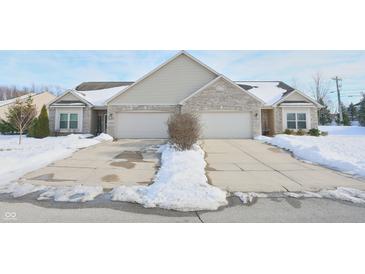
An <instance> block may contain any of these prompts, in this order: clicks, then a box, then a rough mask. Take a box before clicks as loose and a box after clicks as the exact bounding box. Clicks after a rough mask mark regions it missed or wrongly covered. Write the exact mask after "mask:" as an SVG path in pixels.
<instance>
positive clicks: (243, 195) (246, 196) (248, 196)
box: [234, 192, 267, 204]
mask: <svg viewBox="0 0 365 274" xmlns="http://www.w3.org/2000/svg"><path fill="white" fill-rule="evenodd" d="M234 195H235V196H237V197H238V198H240V200H241V201H242V203H244V204H252V203H253V202H254V201H255V200H256V199H257V198H267V195H266V194H264V193H256V192H235V193H234Z"/></svg>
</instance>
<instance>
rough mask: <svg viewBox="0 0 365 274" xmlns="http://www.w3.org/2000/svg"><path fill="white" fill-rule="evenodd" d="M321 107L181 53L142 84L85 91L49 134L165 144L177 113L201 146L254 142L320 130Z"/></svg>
mask: <svg viewBox="0 0 365 274" xmlns="http://www.w3.org/2000/svg"><path fill="white" fill-rule="evenodd" d="M243 75H244V72H243ZM320 107H321V105H319V104H318V103H317V102H316V101H314V100H313V99H312V98H310V97H308V96H307V95H305V94H304V93H302V92H300V91H299V90H296V89H294V88H292V87H290V86H288V85H286V84H285V83H283V82H281V81H232V80H230V79H228V78H227V77H225V76H224V75H222V74H219V73H217V72H216V71H214V70H213V69H211V68H210V67H208V66H206V65H205V64H203V63H201V62H200V61H199V60H197V59H196V58H194V57H192V56H191V55H190V54H188V53H186V52H184V51H183V52H180V53H179V54H177V55H175V56H174V57H172V58H171V59H170V60H168V61H167V62H165V63H164V64H162V65H160V66H159V67H157V68H156V69H154V70H153V71H151V72H150V73H148V74H147V75H145V76H143V77H142V78H141V79H139V80H137V81H136V82H96V83H92V82H90V83H83V84H81V85H79V86H78V87H76V88H75V89H74V90H69V91H67V92H66V93H64V94H63V95H61V96H59V97H58V98H57V99H55V100H54V101H52V102H51V103H50V104H49V112H50V123H51V124H50V126H51V129H52V130H53V131H60V132H64V133H68V132H82V133H93V134H96V133H99V132H107V133H108V134H110V135H111V136H113V137H115V138H166V137H167V124H166V122H167V119H168V118H169V116H170V115H171V114H172V113H176V112H194V113H198V114H199V115H200V119H201V123H202V125H203V130H202V136H203V138H252V137H254V136H257V135H261V134H265V135H273V134H275V133H279V132H282V131H284V130H285V129H286V128H290V129H304V130H308V129H310V128H317V126H318V117H317V110H318V108H320Z"/></svg>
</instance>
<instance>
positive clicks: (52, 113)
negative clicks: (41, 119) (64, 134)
mask: <svg viewBox="0 0 365 274" xmlns="http://www.w3.org/2000/svg"><path fill="white" fill-rule="evenodd" d="M48 121H49V130H50V132H51V134H53V133H54V131H55V125H56V109H55V108H48Z"/></svg>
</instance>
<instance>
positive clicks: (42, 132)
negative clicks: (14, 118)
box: [28, 106, 49, 138]
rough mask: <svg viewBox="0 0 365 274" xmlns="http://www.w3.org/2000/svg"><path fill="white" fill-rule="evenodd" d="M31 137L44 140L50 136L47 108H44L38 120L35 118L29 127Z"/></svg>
mask: <svg viewBox="0 0 365 274" xmlns="http://www.w3.org/2000/svg"><path fill="white" fill-rule="evenodd" d="M28 136H29V137H34V138H44V137H47V136H49V120H48V113H47V109H46V106H43V107H42V110H41V113H40V114H39V116H38V118H35V119H34V120H33V122H32V124H31V126H30V127H29V131H28Z"/></svg>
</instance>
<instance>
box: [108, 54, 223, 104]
mask: <svg viewBox="0 0 365 274" xmlns="http://www.w3.org/2000/svg"><path fill="white" fill-rule="evenodd" d="M216 76H217V75H215V74H214V73H213V72H211V71H209V70H208V69H207V68H205V67H203V66H202V65H200V64H198V63H197V62H195V61H194V60H192V59H191V58H189V57H187V56H186V55H180V56H179V57H177V58H176V59H174V60H172V61H171V62H170V63H168V64H166V65H165V66H163V67H161V68H160V69H159V70H157V71H155V72H154V73H153V74H151V75H150V76H148V77H147V78H145V79H143V80H142V81H141V82H139V83H137V84H136V85H135V86H133V87H131V88H130V89H129V90H127V91H126V92H125V93H122V94H121V95H119V96H117V97H116V98H115V99H114V100H112V101H111V102H110V103H109V104H110V105H125V104H130V105H133V104H138V105H140V104H144V105H149V104H159V105H163V104H170V105H171V104H177V103H179V102H180V101H181V100H183V99H184V98H186V97H187V96H189V95H190V94H192V93H193V92H195V91H196V90H197V89H199V88H201V87H202V86H204V85H205V84H207V83H208V82H210V81H211V80H213V79H214V78H215V77H216Z"/></svg>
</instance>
